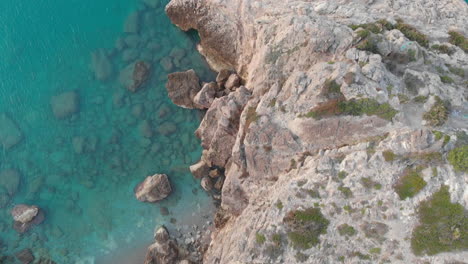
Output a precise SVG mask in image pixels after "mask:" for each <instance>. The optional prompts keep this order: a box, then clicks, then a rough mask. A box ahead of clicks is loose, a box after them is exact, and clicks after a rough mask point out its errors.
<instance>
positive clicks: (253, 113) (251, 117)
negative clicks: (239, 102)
mask: <svg viewBox="0 0 468 264" xmlns="http://www.w3.org/2000/svg"><path fill="white" fill-rule="evenodd" d="M259 118H260V116H259V115H258V114H257V110H256V109H255V107H253V106H251V107H249V108H248V109H247V117H246V119H245V127H246V128H249V127H250V124H252V123H254V122H256V121H257V120H258V119H259Z"/></svg>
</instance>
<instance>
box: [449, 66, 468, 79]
mask: <svg viewBox="0 0 468 264" xmlns="http://www.w3.org/2000/svg"><path fill="white" fill-rule="evenodd" d="M449 71H450V72H451V73H453V74H455V75H458V76H460V77H462V78H464V77H465V70H463V69H462V68H458V67H452V66H449Z"/></svg>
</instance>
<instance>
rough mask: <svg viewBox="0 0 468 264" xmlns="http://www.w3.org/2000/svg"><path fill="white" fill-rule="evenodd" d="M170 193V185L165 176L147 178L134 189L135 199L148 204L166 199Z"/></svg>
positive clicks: (156, 175)
mask: <svg viewBox="0 0 468 264" xmlns="http://www.w3.org/2000/svg"><path fill="white" fill-rule="evenodd" d="M171 192H172V188H171V184H170V182H169V178H168V177H167V175H166V174H155V175H153V176H148V177H146V179H145V180H144V181H143V182H142V183H140V184H138V185H137V187H136V188H135V196H136V198H137V199H138V200H140V201H142V202H150V203H154V202H157V201H160V200H162V199H164V198H166V197H167V196H168V195H169V194H170V193H171Z"/></svg>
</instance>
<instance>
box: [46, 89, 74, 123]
mask: <svg viewBox="0 0 468 264" xmlns="http://www.w3.org/2000/svg"><path fill="white" fill-rule="evenodd" d="M50 105H51V106H52V112H53V113H54V116H55V117H56V118H57V119H64V118H68V117H70V116H72V115H73V114H76V113H77V112H78V111H79V95H78V93H77V92H75V91H71V92H64V93H61V94H59V95H56V96H52V99H51V100H50Z"/></svg>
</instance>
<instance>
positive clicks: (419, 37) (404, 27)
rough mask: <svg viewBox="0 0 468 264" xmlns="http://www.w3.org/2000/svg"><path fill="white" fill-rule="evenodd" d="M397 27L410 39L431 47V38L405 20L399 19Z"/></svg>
mask: <svg viewBox="0 0 468 264" xmlns="http://www.w3.org/2000/svg"><path fill="white" fill-rule="evenodd" d="M395 28H396V29H398V30H400V31H401V33H403V35H405V37H406V38H408V39H409V40H412V41H416V42H418V43H419V45H421V46H423V47H425V48H427V47H429V39H428V38H427V36H426V35H424V34H423V33H421V32H419V31H418V30H417V29H416V28H414V27H413V26H410V25H408V24H405V23H404V22H403V20H401V19H399V20H397V24H396V25H395Z"/></svg>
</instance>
